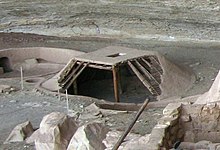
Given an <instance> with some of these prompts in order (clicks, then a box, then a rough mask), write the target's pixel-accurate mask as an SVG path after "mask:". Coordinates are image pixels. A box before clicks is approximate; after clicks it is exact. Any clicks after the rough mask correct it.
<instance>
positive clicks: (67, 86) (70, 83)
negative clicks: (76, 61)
mask: <svg viewBox="0 0 220 150" xmlns="http://www.w3.org/2000/svg"><path fill="white" fill-rule="evenodd" d="M83 65H84V66H83V67H82V68H81V69H80V70H79V71H78V72H77V73H76V75H74V76H73V78H72V79H71V80H70V81H69V82H68V83H67V85H65V87H64V88H65V89H68V88H69V87H70V86H71V85H72V84H73V82H74V81H75V80H76V78H77V77H78V76H79V75H80V74H81V73H82V71H83V70H84V69H85V68H86V67H87V65H88V63H86V64H83Z"/></svg>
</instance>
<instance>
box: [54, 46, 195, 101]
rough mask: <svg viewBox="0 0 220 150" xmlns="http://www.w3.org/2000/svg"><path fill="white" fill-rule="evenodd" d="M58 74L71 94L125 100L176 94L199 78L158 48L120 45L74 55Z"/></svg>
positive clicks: (63, 88)
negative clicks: (154, 49)
mask: <svg viewBox="0 0 220 150" xmlns="http://www.w3.org/2000/svg"><path fill="white" fill-rule="evenodd" d="M56 78H58V80H57V81H58V86H59V87H61V91H65V90H67V91H68V93H69V94H75V95H83V96H90V97H95V98H99V99H105V100H108V101H111V102H114V101H115V102H123V103H141V102H143V101H144V100H145V99H146V98H149V99H150V100H151V101H155V100H162V99H164V98H168V97H172V96H175V93H181V92H183V91H186V90H187V89H188V88H189V87H190V86H191V85H192V83H193V82H194V79H195V77H194V75H193V73H192V72H190V71H189V70H186V69H185V68H181V67H179V66H176V65H175V64H173V63H172V62H170V61H169V60H167V59H166V58H165V57H164V56H162V55H160V54H159V53H157V52H153V51H141V50H137V49H132V48H126V47H119V46H110V47H105V48H103V49H99V50H97V51H94V52H91V53H86V54H82V55H78V56H76V57H74V58H72V59H71V60H70V61H69V63H68V64H67V65H66V66H65V67H64V68H63V70H62V71H61V72H60V73H59V75H58V77H57V76H56ZM173 81H175V82H173ZM57 90H58V89H57Z"/></svg>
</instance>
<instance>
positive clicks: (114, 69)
mask: <svg viewBox="0 0 220 150" xmlns="http://www.w3.org/2000/svg"><path fill="white" fill-rule="evenodd" d="M112 73H113V83H114V94H115V102H120V100H119V81H118V80H119V74H118V68H117V67H116V66H113V67H112Z"/></svg>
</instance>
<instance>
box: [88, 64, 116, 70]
mask: <svg viewBox="0 0 220 150" xmlns="http://www.w3.org/2000/svg"><path fill="white" fill-rule="evenodd" d="M88 67H90V68H96V69H102V70H112V66H102V65H99V64H97V65H96V64H89V65H88Z"/></svg>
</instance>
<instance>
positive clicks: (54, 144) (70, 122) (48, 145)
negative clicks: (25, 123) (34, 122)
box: [27, 112, 78, 150]
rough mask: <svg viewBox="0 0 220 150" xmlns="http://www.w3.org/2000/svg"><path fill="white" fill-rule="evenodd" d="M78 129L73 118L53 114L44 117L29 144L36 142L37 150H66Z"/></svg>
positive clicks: (61, 114)
mask: <svg viewBox="0 0 220 150" xmlns="http://www.w3.org/2000/svg"><path fill="white" fill-rule="evenodd" d="M77 128H78V127H77V123H76V122H75V120H74V118H73V117H69V116H67V115H66V114H64V113H60V112H53V113H50V114H48V115H46V116H44V118H43V120H42V121H41V123H40V128H39V129H38V130H37V131H35V132H34V133H33V135H32V136H31V137H30V138H29V139H28V140H27V142H28V143H30V142H33V141H35V147H36V150H65V149H66V148H67V146H68V144H69V141H70V139H71V137H72V136H73V134H74V133H75V132H76V130H77Z"/></svg>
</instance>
